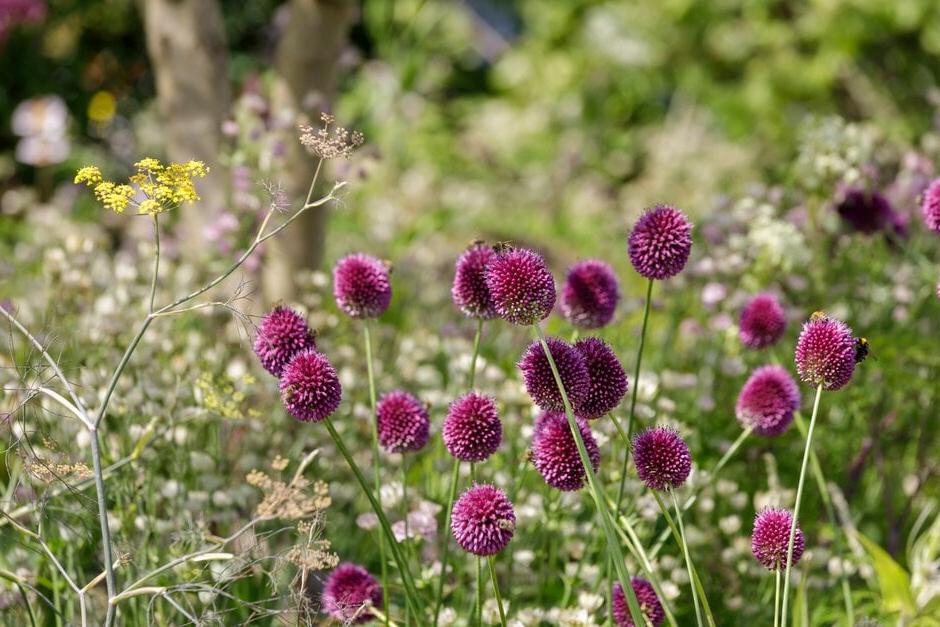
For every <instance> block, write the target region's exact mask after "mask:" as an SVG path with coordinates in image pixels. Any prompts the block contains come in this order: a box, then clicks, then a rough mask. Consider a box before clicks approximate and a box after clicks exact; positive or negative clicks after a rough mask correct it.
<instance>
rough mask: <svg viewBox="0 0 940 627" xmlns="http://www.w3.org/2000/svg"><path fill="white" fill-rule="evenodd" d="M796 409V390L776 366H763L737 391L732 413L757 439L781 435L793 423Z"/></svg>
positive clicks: (792, 382) (797, 405) (797, 396)
mask: <svg viewBox="0 0 940 627" xmlns="http://www.w3.org/2000/svg"><path fill="white" fill-rule="evenodd" d="M799 408H800V388H799V387H798V386H797V384H796V381H794V380H793V377H791V376H790V373H788V372H787V371H786V370H785V369H783V368H781V367H780V366H763V367H761V368H758V369H757V370H755V371H754V373H753V374H752V375H751V376H750V378H749V379H748V380H747V383H745V384H744V387H743V388H741V393H740V394H739V395H738V402H737V405H735V411H736V413H737V416H738V420H739V421H740V422H741V424H742V425H744V426H745V427H751V428H753V429H754V433H756V434H757V435H762V436H767V437H774V436H778V435H781V434H782V433H783V432H785V431H786V430H787V428H788V427H789V426H790V423H791V422H793V413H794V412H795V411H796V410H798V409H799Z"/></svg>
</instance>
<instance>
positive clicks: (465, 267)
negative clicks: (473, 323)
mask: <svg viewBox="0 0 940 627" xmlns="http://www.w3.org/2000/svg"><path fill="white" fill-rule="evenodd" d="M495 256H496V252H495V251H494V250H493V248H492V247H491V246H487V245H486V244H484V243H482V242H476V243H474V244H473V246H471V247H470V248H468V249H467V250H466V251H464V253H463V254H462V255H460V257H458V258H457V267H456V272H455V273H454V285H453V287H451V289H450V294H451V296H452V297H453V299H454V304H455V305H457V307H458V308H459V309H460V311H462V312H463V313H464V315H466V316H470V317H471V318H480V319H483V320H488V319H490V318H495V317H496V308H495V306H494V305H493V298H492V296H490V289H489V288H488V287H487V286H486V264H488V263H489V262H490V260H491V259H493V257H495Z"/></svg>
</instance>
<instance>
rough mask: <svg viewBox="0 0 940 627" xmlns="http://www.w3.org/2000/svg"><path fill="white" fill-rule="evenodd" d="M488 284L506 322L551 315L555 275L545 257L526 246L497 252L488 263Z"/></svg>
mask: <svg viewBox="0 0 940 627" xmlns="http://www.w3.org/2000/svg"><path fill="white" fill-rule="evenodd" d="M486 287H487V288H488V289H489V291H490V296H491V298H492V299H493V305H494V307H495V309H496V313H497V314H499V316H500V317H501V318H502V319H503V320H505V321H506V322H509V323H512V324H517V325H520V326H528V325H532V324H535V323H536V322H538V321H540V320H543V319H544V318H546V317H548V314H550V313H551V312H552V308H553V307H554V306H555V279H554V277H552V273H551V272H550V271H549V269H548V267H547V266H546V265H545V260H544V259H542V257H541V256H540V255H539V254H537V253H534V252H532V251H531V250H526V249H524V248H520V249H515V250H509V251H505V252H501V253H498V254H497V255H496V256H495V257H494V258H493V259H490V261H489V262H488V263H487V264H486Z"/></svg>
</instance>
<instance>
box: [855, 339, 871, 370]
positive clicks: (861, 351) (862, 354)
mask: <svg viewBox="0 0 940 627" xmlns="http://www.w3.org/2000/svg"><path fill="white" fill-rule="evenodd" d="M869 353H871V345H870V344H869V342H868V338H864V337H857V338H855V363H857V364H860V363H862V362H863V361H865V358H866V357H868V355H869Z"/></svg>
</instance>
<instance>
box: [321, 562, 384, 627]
mask: <svg viewBox="0 0 940 627" xmlns="http://www.w3.org/2000/svg"><path fill="white" fill-rule="evenodd" d="M321 600H322V602H323V611H324V612H326V613H327V614H329V615H330V616H332V617H333V618H335V619H336V620H338V621H341V622H342V623H343V624H344V625H350V624H352V625H361V624H364V623H368V622H369V621H370V620H372V619H373V618H375V614H374V613H373V612H372V611H371V608H378V607H381V606H382V586H381V584H379V582H378V581H376V579H375V577H373V576H372V575H370V574H369V571H367V570H366V569H365V568H363V567H362V566H358V565H356V564H351V563H349V562H343V563H342V564H340V565H339V566H337V567H336V568H335V569H334V570H333V572H331V573H330V576H329V577H327V579H326V583H325V584H324V586H323V596H322V599H321Z"/></svg>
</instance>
